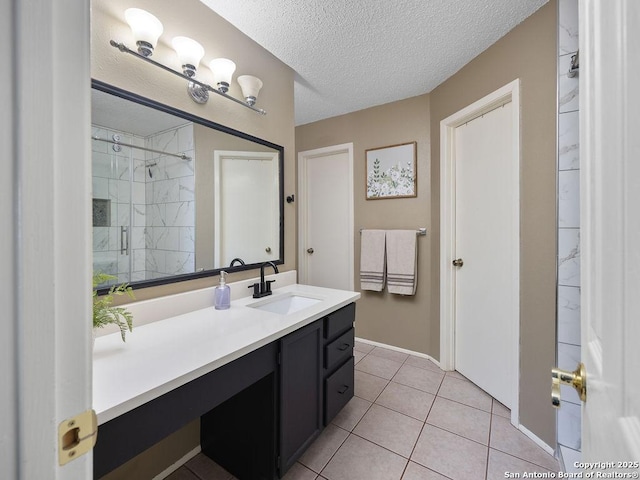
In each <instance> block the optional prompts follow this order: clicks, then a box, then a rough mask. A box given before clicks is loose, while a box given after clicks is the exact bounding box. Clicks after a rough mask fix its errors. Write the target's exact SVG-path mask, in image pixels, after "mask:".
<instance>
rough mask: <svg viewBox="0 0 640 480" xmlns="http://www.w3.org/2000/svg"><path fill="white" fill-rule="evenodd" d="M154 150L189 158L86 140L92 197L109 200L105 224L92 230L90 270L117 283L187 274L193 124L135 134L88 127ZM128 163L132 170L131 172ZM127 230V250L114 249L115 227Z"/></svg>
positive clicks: (191, 260)
mask: <svg viewBox="0 0 640 480" xmlns="http://www.w3.org/2000/svg"><path fill="white" fill-rule="evenodd" d="M113 135H119V136H120V141H121V142H123V143H131V144H133V145H140V146H144V147H148V148H153V149H156V150H162V151H169V152H180V153H185V155H187V156H189V157H191V160H190V161H186V160H182V159H180V158H177V157H172V156H167V155H161V154H157V153H153V152H146V151H144V150H139V149H135V148H129V147H124V146H121V147H120V151H118V152H116V151H114V149H113V145H110V144H107V143H104V142H98V141H96V140H94V141H93V142H92V144H93V147H92V164H93V174H92V176H93V178H92V180H93V198H100V199H109V200H110V201H111V203H110V207H111V222H110V223H111V225H110V226H109V227H94V228H93V244H94V248H93V256H94V270H99V271H101V272H104V273H109V274H112V275H115V276H117V277H118V280H117V281H118V282H131V281H138V280H148V279H153V278H158V277H162V276H166V275H175V274H180V273H190V272H193V270H194V267H195V241H194V238H195V195H194V181H195V176H194V163H195V150H194V146H193V126H192V125H190V124H189V125H184V126H181V127H179V128H176V129H172V130H168V131H165V132H161V133H158V134H156V135H152V136H150V137H146V138H143V137H139V136H135V135H132V134H130V133H126V132H118V131H114V130H109V129H105V128H101V127H99V126H93V128H92V136H98V137H100V138H108V139H112V137H113ZM131 167H133V171H131ZM122 225H124V226H127V227H128V228H129V229H130V230H129V244H130V254H129V255H122V254H121V252H120V247H121V245H120V242H121V235H120V226H122Z"/></svg>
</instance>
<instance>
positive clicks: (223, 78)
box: [209, 58, 236, 93]
mask: <svg viewBox="0 0 640 480" xmlns="http://www.w3.org/2000/svg"><path fill="white" fill-rule="evenodd" d="M209 68H210V69H211V71H212V72H213V83H214V84H216V85H217V86H218V90H220V91H221V92H222V93H227V91H228V90H229V85H231V79H232V78H233V72H235V71H236V64H235V63H233V62H232V61H231V60H229V59H228V58H214V59H213V60H211V61H210V62H209Z"/></svg>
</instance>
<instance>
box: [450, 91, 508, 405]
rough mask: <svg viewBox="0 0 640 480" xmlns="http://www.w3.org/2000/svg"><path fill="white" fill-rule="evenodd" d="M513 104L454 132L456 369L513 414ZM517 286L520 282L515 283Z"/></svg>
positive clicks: (483, 116)
mask: <svg viewBox="0 0 640 480" xmlns="http://www.w3.org/2000/svg"><path fill="white" fill-rule="evenodd" d="M512 118H513V116H512V104H511V101H509V102H508V103H506V104H503V105H502V106H500V107H497V108H495V109H494V110H491V111H490V112H487V113H485V114H484V115H482V116H480V117H476V118H475V119H473V120H470V121H468V122H466V123H464V124H462V125H460V126H459V127H457V128H456V131H455V145H454V148H455V164H456V211H455V218H456V225H455V229H456V253H455V256H456V257H460V258H462V260H463V261H464V265H463V266H462V267H458V268H455V277H456V304H455V323H456V325H455V368H456V370H457V371H458V372H460V373H461V374H462V375H464V376H465V377H467V378H468V379H470V380H471V381H473V382H474V383H475V384H476V385H478V386H479V387H481V388H482V389H483V390H484V391H486V392H487V393H489V394H490V395H491V396H492V397H494V398H495V399H497V400H498V401H500V402H502V403H503V404H504V405H506V406H507V408H509V409H511V408H512V407H513V405H512V393H513V392H512V388H511V385H510V382H509V381H505V379H506V378H509V376H510V375H511V366H510V361H511V360H510V358H509V355H510V351H509V348H510V342H511V340H512V333H511V329H512V328H513V323H514V322H516V321H517V317H514V316H513V312H512V306H513V299H512V296H513V295H514V294H515V295H517V286H516V288H514V276H515V272H514V271H513V270H514V265H513V261H512V260H513V259H514V258H516V257H517V255H514V252H513V249H514V247H515V248H517V245H515V246H514V245H513V241H514V235H512V232H513V231H514V229H515V230H516V231H518V225H517V224H515V225H514V224H512V222H513V220H514V219H513V215H511V210H512V205H513V204H514V203H517V188H513V186H512V185H511V178H512V172H511V170H512V168H513V165H512V164H513V163H514V161H517V158H516V159H515V160H514V156H513V150H512V144H513V136H512V134H513V132H512ZM516 278H517V277H516ZM478 358H482V362H479V361H478Z"/></svg>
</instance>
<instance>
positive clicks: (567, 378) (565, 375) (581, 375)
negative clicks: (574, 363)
mask: <svg viewBox="0 0 640 480" xmlns="http://www.w3.org/2000/svg"><path fill="white" fill-rule="evenodd" d="M560 385H571V386H572V387H573V388H575V389H576V391H577V392H578V396H579V397H580V400H582V401H583V402H585V401H586V400H587V373H586V371H585V368H584V363H582V362H581V363H579V364H578V368H576V369H575V370H574V371H573V372H567V371H566V370H560V369H559V368H552V369H551V404H552V405H553V406H554V407H555V408H560Z"/></svg>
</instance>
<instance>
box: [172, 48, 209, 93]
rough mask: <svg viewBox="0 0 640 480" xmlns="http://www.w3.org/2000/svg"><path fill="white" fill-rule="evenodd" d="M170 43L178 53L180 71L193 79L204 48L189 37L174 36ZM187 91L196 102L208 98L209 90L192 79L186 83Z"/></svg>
mask: <svg viewBox="0 0 640 480" xmlns="http://www.w3.org/2000/svg"><path fill="white" fill-rule="evenodd" d="M171 45H172V46H173V49H174V50H175V51H176V53H177V54H178V59H179V60H180V64H181V65H182V73H183V74H185V75H186V76H187V77H189V78H190V79H193V77H195V76H196V70H197V69H198V66H199V65H200V60H202V57H204V48H202V45H200V44H199V43H198V42H196V41H195V40H193V39H191V38H189V37H174V38H173V40H172V41H171ZM187 92H189V95H191V98H192V99H193V101H194V102H196V103H206V102H207V100H209V91H208V90H207V89H206V88H202V87H201V86H200V85H198V84H196V83H194V82H193V81H190V82H189V83H188V84H187Z"/></svg>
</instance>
